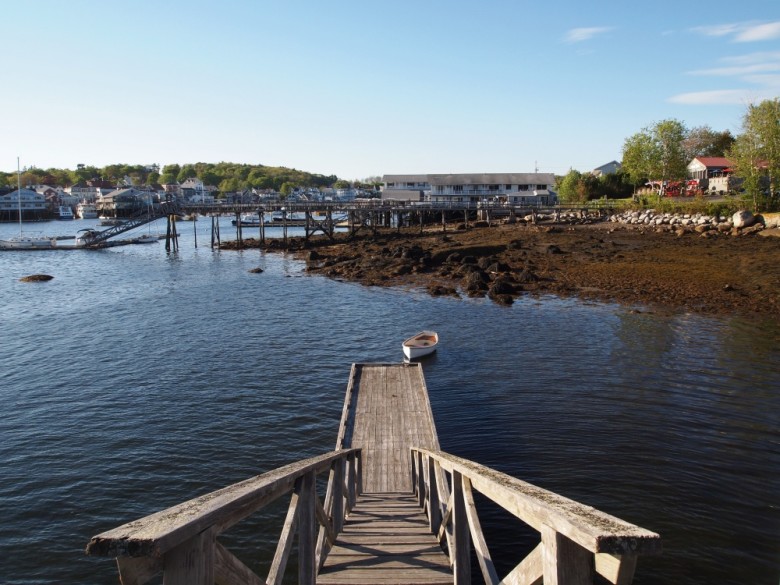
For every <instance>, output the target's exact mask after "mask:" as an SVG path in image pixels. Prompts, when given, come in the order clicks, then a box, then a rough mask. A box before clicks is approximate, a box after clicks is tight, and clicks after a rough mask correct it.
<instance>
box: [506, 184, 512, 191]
mask: <svg viewBox="0 0 780 585" xmlns="http://www.w3.org/2000/svg"><path fill="white" fill-rule="evenodd" d="M504 190H506V191H511V190H512V185H504Z"/></svg>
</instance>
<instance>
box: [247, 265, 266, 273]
mask: <svg viewBox="0 0 780 585" xmlns="http://www.w3.org/2000/svg"><path fill="white" fill-rule="evenodd" d="M249 273H250V274H262V273H263V269H262V268H260V267H259V266H258V267H257V268H251V269H250V270H249Z"/></svg>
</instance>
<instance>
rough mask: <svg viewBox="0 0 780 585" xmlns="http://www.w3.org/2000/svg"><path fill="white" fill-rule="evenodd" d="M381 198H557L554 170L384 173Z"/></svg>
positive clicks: (518, 201)
mask: <svg viewBox="0 0 780 585" xmlns="http://www.w3.org/2000/svg"><path fill="white" fill-rule="evenodd" d="M382 181H383V183H384V185H383V188H382V199H404V197H403V193H404V192H406V193H408V194H409V195H408V196H407V197H406V200H412V201H414V200H419V201H431V202H433V203H495V204H510V205H549V204H553V203H555V202H556V201H557V196H556V195H555V192H554V191H553V186H554V185H555V176H554V175H553V174H552V173H466V174H451V175H385V176H384V177H382Z"/></svg>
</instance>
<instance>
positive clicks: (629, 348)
mask: <svg viewBox="0 0 780 585" xmlns="http://www.w3.org/2000/svg"><path fill="white" fill-rule="evenodd" d="M91 223H94V222H83V221H76V222H72V223H69V224H65V223H56V222H50V223H47V224H39V225H32V224H29V225H27V226H26V229H27V228H29V229H30V230H31V231H44V232H45V233H47V234H52V235H59V234H73V233H75V231H76V230H77V229H79V228H81V227H85V226H86V225H88V224H89V225H91ZM196 227H197V229H198V230H199V235H198V241H199V244H200V246H201V247H199V248H198V249H197V250H196V249H194V247H193V245H192V240H193V236H192V230H193V224H190V223H182V224H180V230H181V231H182V233H183V236H182V247H181V250H180V252H179V253H178V254H175V255H166V253H165V252H164V249H163V245H162V243H160V244H152V245H148V246H128V247H121V248H113V249H110V250H105V251H96V252H89V251H71V252H68V251H53V252H4V253H2V254H0V298H2V303H0V339H2V351H1V352H0V376H1V378H0V379H2V383H1V384H0V404H2V415H3V416H2V417H0V518H2V522H0V583H2V584H33V583H34V584H39V583H103V584H108V583H116V582H117V576H116V571H115V568H114V563H113V561H112V560H110V559H103V558H90V557H85V556H84V554H83V549H84V546H85V544H86V543H87V541H88V540H89V538H90V537H91V536H93V535H94V534H97V533H98V532H101V531H103V530H106V529H108V528H112V527H114V526H117V525H119V524H122V523H124V522H127V521H129V520H132V519H135V518H137V517H139V516H141V515H145V514H147V513H151V512H153V511H156V510H158V509H161V508H163V507H167V506H169V505H173V504H176V503H178V502H180V501H182V500H184V499H187V498H190V497H192V496H195V495H198V494H201V493H204V492H207V491H210V490H213V489H216V488H219V487H222V486H224V485H226V484H229V483H232V482H235V481H239V480H241V479H244V478H246V477H249V476H251V475H254V474H257V473H260V472H263V471H266V470H269V469H272V468H273V467H276V466H278V465H280V464H284V463H288V462H290V461H292V460H296V459H299V458H302V457H305V456H310V455H314V454H318V453H321V452H324V451H326V450H330V449H331V448H332V447H333V445H334V443H335V438H336V430H337V426H338V420H339V414H340V411H341V406H342V401H343V394H344V390H345V387H346V382H347V378H348V374H349V366H350V364H351V363H352V362H359V361H393V362H395V361H399V360H400V359H401V357H402V356H401V352H400V348H399V343H400V340H402V339H403V338H405V337H407V336H408V335H410V334H411V333H414V332H416V331H417V330H420V329H423V328H432V329H436V330H437V331H438V332H439V334H440V336H441V339H442V344H441V348H440V350H439V351H438V352H437V354H435V356H434V357H432V358H431V359H430V360H428V361H426V362H425V366H424V369H425V375H426V381H427V384H428V388H429V392H430V397H431V402H432V407H433V412H434V416H435V418H436V423H437V425H438V431H439V437H440V440H441V443H442V447H443V449H445V450H446V451H449V452H452V453H454V454H457V455H460V456H463V457H467V458H470V459H475V460H477V461H480V462H482V463H484V464H487V465H490V466H493V467H496V468H498V469H500V470H502V471H505V472H507V473H510V474H512V475H516V476H518V477H521V478H523V479H525V480H527V481H531V482H533V483H536V484H538V485H541V486H543V487H546V488H548V489H552V490H555V491H559V492H560V493H562V494H564V495H566V496H568V497H572V498H575V499H579V500H581V501H583V502H585V503H588V504H590V505H593V506H595V507H598V508H601V509H603V510H604V511H606V512H609V513H611V514H614V515H617V516H619V517H622V518H624V519H625V520H628V521H631V522H634V523H636V524H639V525H641V526H643V527H645V528H648V529H651V530H654V531H656V532H659V533H660V534H661V535H662V537H663V543H664V549H665V552H664V554H663V555H662V556H660V557H646V558H643V559H641V560H640V563H639V568H638V572H637V577H636V579H635V583H643V584H649V583H652V584H655V583H658V584H660V583H679V584H689V583H690V584H692V583H724V584H725V583H734V584H736V583H766V584H772V585H775V584H776V583H777V582H778V576H779V575H780V573H779V570H778V566H780V563H778V561H779V560H780V559H778V541H779V540H780V539H779V538H778V536H780V513H779V512H778V496H779V495H780V479H778V478H780V445H779V444H778V443H779V441H778V423H779V422H780V393H779V392H778V388H780V371H779V370H778V367H777V364H780V329H778V327H777V326H776V325H766V326H758V325H755V324H749V323H745V322H741V321H737V320H721V319H711V318H702V317H696V316H691V315H677V316H659V315H652V314H647V313H643V314H635V313H631V312H629V311H627V310H625V309H622V308H620V307H617V306H613V305H600V304H592V303H588V304H585V303H580V302H576V301H561V300H556V299H552V298H550V299H542V300H535V299H527V300H522V301H520V302H517V303H516V304H515V305H514V306H512V307H511V308H504V307H498V306H496V305H494V304H492V303H490V302H483V301H473V300H455V299H432V298H429V297H428V296H427V295H426V294H423V293H415V292H411V293H410V292H406V291H399V290H381V289H373V288H364V287H361V286H358V285H353V284H345V283H338V282H334V281H330V280H326V279H322V278H319V277H308V276H305V275H304V274H303V273H302V265H301V264H300V263H298V262H296V261H294V260H292V259H291V258H289V257H285V256H281V255H265V254H263V253H261V252H259V251H257V250H252V251H244V252H240V253H239V252H227V251H225V252H217V251H212V250H210V249H209V248H208V247H205V244H207V242H208V239H209V222H207V221H200V222H197V223H196ZM16 229H17V228H16V227H15V226H13V225H10V226H9V225H0V237H4V236H8V235H13V234H14V232H15V230H16ZM160 229H162V226H160ZM231 233H232V232H231V228H230V226H229V222H228V221H227V220H225V221H224V222H223V229H222V236H223V238H225V236H226V235H230V234H231ZM258 266H259V267H262V268H264V269H265V272H264V273H263V274H250V273H249V272H248V270H249V269H251V268H254V267H258ZM38 272H43V273H47V274H51V275H53V276H54V277H55V278H54V280H53V281H51V282H48V283H33V284H24V283H20V282H18V279H19V277H21V276H24V275H27V274H33V273H38ZM272 513H273V511H271V512H269V515H272ZM483 525H484V527H485V529H486V531H487V534H488V536H487V539H488V544H489V545H490V546H491V551H492V552H493V556H494V557H498V558H500V559H504V560H503V564H502V566H503V568H504V570H505V571H508V570H509V569H510V568H511V566H513V565H514V564H516V563H517V562H518V561H519V560H520V558H521V554H522V550H523V549H527V548H530V547H532V546H534V545H535V541H533V540H532V538H531V537H530V535H529V534H528V532H527V531H525V530H523V529H522V525H521V524H520V523H519V522H511V521H510V520H509V519H508V518H506V516H505V515H504V514H503V513H501V512H500V511H496V510H494V509H492V508H491V507H489V506H486V507H485V509H484V511H483ZM244 530H245V531H246V530H248V529H246V528H245V529H244ZM240 532H241V531H240V530H239V531H238V533H239V534H240ZM267 537H268V539H267V540H265V541H263V540H261V542H260V550H257V548H258V547H257V546H254V547H244V548H241V547H240V546H239V547H238V548H237V549H236V550H237V551H238V553H239V556H241V557H242V558H243V559H244V560H245V561H246V562H247V563H248V564H250V565H252V566H254V567H259V568H258V570H259V571H264V570H265V569H263V566H264V564H265V563H267V560H268V558H269V556H270V555H271V554H272V551H273V546H274V545H275V538H276V531H274V533H272V534H270V535H267ZM229 538H231V537H230V536H229ZM233 538H238V536H235V537H233ZM256 540H257V539H256V538H255V541H256ZM537 541H538V538H537ZM261 574H264V572H263V573H261Z"/></svg>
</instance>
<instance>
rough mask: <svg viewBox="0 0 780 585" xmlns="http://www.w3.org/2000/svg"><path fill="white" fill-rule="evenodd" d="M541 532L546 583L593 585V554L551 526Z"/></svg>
mask: <svg viewBox="0 0 780 585" xmlns="http://www.w3.org/2000/svg"><path fill="white" fill-rule="evenodd" d="M541 532H542V546H543V552H542V562H543V566H544V585H592V583H593V577H594V569H593V554H592V553H591V552H590V551H588V550H586V549H584V548H582V547H581V546H580V545H578V544H577V543H576V542H573V541H572V540H570V539H568V538H566V537H565V536H564V535H563V534H561V533H559V532H557V531H556V530H555V528H553V527H551V526H547V525H543V526H542V531H541Z"/></svg>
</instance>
